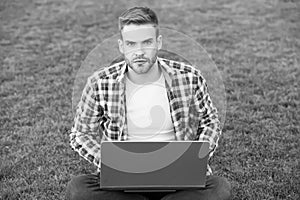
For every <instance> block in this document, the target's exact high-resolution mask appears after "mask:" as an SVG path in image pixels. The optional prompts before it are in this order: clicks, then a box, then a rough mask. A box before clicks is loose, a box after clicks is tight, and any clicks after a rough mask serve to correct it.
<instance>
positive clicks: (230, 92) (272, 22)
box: [0, 0, 300, 200]
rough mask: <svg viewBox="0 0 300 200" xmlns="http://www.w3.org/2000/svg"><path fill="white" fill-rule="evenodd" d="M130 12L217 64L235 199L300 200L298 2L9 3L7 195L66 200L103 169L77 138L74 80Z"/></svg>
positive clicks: (4, 125) (0, 124) (4, 59)
mask: <svg viewBox="0 0 300 200" xmlns="http://www.w3.org/2000/svg"><path fill="white" fill-rule="evenodd" d="M134 2H139V3H136V4H135V3H134ZM132 5H149V6H151V7H153V8H154V10H156V11H157V14H158V16H159V18H160V22H161V25H163V26H164V27H169V28H172V29H175V30H178V31H180V32H183V33H185V34H187V35H189V36H190V37H191V38H193V39H194V40H196V41H197V42H198V43H200V44H201V45H202V46H203V47H204V48H205V49H206V50H207V52H208V53H209V54H210V55H211V58H212V60H213V61H214V62H215V63H216V65H217V66H218V69H219V70H220V72H221V74H222V77H223V80H224V85H225V88H226V97H227V111H226V121H225V124H224V128H223V135H222V138H221V140H220V143H219V148H218V151H217V152H216V154H215V156H214V157H213V159H212V160H211V161H210V162H211V165H212V167H213V169H214V172H215V173H216V174H217V175H220V176H224V177H227V178H228V179H229V180H230V182H231V183H232V186H233V199H237V200H239V199H293V200H296V199H299V188H300V176H299V174H300V170H299V152H300V150H299V132H300V125H299V121H300V109H299V108H300V96H299V95H300V91H299V85H300V84H299V83H300V81H299V80H300V70H299V69H300V67H299V63H300V57H299V55H300V51H299V49H300V37H299V36H300V34H299V33H300V13H299V10H300V4H299V1H296V0H281V1H279V0H277V1H276V0H264V1H259V0H255V1H249V2H247V1H238V0H220V1H218V0H213V1H206V0H199V1H196V0H191V1H187V3H185V2H184V1H182V0H168V1H164V2H160V1H155V2H153V3H151V4H149V3H147V2H146V1H133V2H132V1H131V3H130V4H125V3H121V1H116V0H115V1H104V0H102V1H96V0H88V1H80V0H62V1H58V0H57V1H55V0H0V25H1V26H0V199H1V200H2V199H3V200H13V199H37V200H41V199H64V192H65V187H66V184H67V182H68V181H69V180H70V178H71V177H72V176H73V175H79V174H82V173H89V172H94V171H95V168H94V167H93V166H91V165H90V164H88V163H87V162H86V161H84V160H83V159H81V158H80V157H79V156H78V155H77V154H76V153H75V152H73V151H72V150H71V148H70V146H69V143H68V139H69V138H68V133H67V131H68V130H69V129H70V127H71V126H72V121H73V115H74V112H73V110H72V89H73V82H74V79H75V76H76V73H77V70H78V69H79V67H80V65H81V62H82V61H83V60H84V58H85V57H86V56H87V55H88V53H89V52H90V51H91V50H92V49H93V48H94V47H95V46H96V44H98V43H100V42H101V41H102V40H104V39H105V38H109V37H110V36H112V35H113V34H115V33H117V16H118V15H119V14H120V13H121V12H122V11H123V9H124V8H126V7H130V6H132ZM165 39H167V38H165Z"/></svg>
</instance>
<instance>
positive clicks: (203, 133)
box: [195, 76, 221, 157]
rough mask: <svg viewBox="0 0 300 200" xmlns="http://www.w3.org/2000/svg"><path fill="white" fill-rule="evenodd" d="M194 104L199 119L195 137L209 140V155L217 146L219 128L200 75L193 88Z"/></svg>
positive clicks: (214, 109) (216, 114) (216, 116)
mask: <svg viewBox="0 0 300 200" xmlns="http://www.w3.org/2000/svg"><path fill="white" fill-rule="evenodd" d="M195 106H196V110H197V113H198V120H199V124H198V128H197V138H198V137H199V140H203V141H209V143H210V145H209V149H210V157H211V156H212V155H213V153H214V151H215V149H216V148H217V146H218V140H219V137H220V135H221V130H220V121H219V119H218V113H217V109H216V108H215V107H214V106H213V103H212V101H211V98H210V96H209V94H208V89H207V84H206V81H205V79H204V78H203V77H202V76H199V77H198V84H197V86H196V89H195Z"/></svg>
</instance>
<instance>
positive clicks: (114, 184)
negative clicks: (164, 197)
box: [100, 141, 209, 192]
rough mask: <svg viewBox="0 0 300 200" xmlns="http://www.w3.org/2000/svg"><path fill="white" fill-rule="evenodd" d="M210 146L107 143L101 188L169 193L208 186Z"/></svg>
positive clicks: (204, 143)
mask: <svg viewBox="0 0 300 200" xmlns="http://www.w3.org/2000/svg"><path fill="white" fill-rule="evenodd" d="M208 153H209V143H208V142H201V141H169V142H156V141H155V142H134V141H103V142H102V144H101V179H100V181H101V182H100V187H101V189H106V190H124V191H125V192H152V191H153V192H160V191H162V192H168V191H176V190H180V189H197V188H201V187H204V186H205V180H206V170H207V160H208Z"/></svg>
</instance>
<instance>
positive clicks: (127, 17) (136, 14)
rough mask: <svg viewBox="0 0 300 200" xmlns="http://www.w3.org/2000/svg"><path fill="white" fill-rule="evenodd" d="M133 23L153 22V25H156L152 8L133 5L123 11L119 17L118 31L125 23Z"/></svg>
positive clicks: (156, 20)
mask: <svg viewBox="0 0 300 200" xmlns="http://www.w3.org/2000/svg"><path fill="white" fill-rule="evenodd" d="M129 24H135V25H144V24H153V25H154V27H157V26H158V18H157V16H156V14H155V12H154V11H153V10H151V9H150V8H148V7H133V8H130V9H128V10H126V11H125V12H123V13H122V14H121V15H120V17H119V31H121V30H122V29H123V27H124V26H125V25H129Z"/></svg>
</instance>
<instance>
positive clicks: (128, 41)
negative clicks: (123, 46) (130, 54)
mask: <svg viewBox="0 0 300 200" xmlns="http://www.w3.org/2000/svg"><path fill="white" fill-rule="evenodd" d="M125 42H126V43H136V42H134V41H130V40H125Z"/></svg>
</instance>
